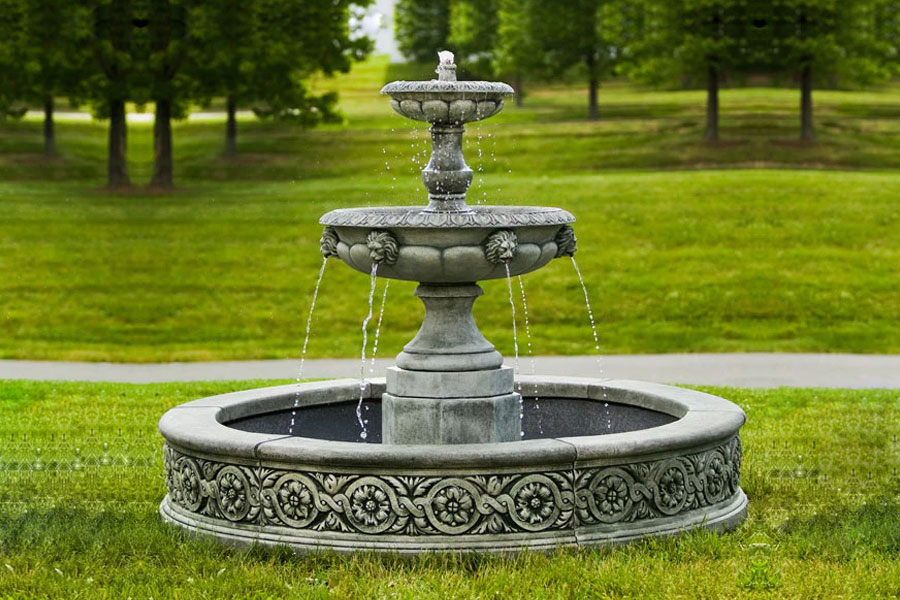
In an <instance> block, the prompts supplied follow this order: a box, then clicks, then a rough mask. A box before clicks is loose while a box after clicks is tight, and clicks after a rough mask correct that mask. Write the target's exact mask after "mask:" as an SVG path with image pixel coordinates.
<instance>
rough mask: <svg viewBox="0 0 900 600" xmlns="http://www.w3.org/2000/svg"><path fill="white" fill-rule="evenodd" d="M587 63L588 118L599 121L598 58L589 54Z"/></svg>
mask: <svg viewBox="0 0 900 600" xmlns="http://www.w3.org/2000/svg"><path fill="white" fill-rule="evenodd" d="M585 63H586V64H587V69H588V118H589V119H592V120H593V119H599V118H600V107H599V106H598V105H597V88H598V87H599V86H600V77H598V75H597V57H596V56H594V54H593V53H591V54H588V55H587V57H586V59H585Z"/></svg>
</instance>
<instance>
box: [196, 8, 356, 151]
mask: <svg viewBox="0 0 900 600" xmlns="http://www.w3.org/2000/svg"><path fill="white" fill-rule="evenodd" d="M362 4H364V3H360V2H354V3H353V4H351V3H350V2H348V1H345V0H341V1H338V2H335V1H333V0H314V1H313V0H258V1H256V2H246V1H242V0H222V1H220V2H211V3H206V4H205V5H203V6H202V7H201V8H200V9H199V10H197V11H196V12H195V14H194V19H193V22H194V25H195V27H196V35H197V39H198V44H197V46H198V47H199V48H201V49H202V50H200V51H199V56H198V59H197V60H195V61H194V63H193V65H194V68H195V71H194V74H195V75H196V79H197V80H198V81H199V82H200V86H201V88H202V93H203V94H205V95H206V96H207V97H211V96H223V97H224V98H225V104H226V110H227V120H226V126H225V154H226V155H229V156H230V155H234V154H235V153H236V151H237V120H236V112H237V108H238V106H250V107H252V108H253V109H254V110H255V111H256V113H257V115H258V116H260V117H263V118H278V119H283V120H287V121H291V122H294V123H297V124H299V125H301V126H305V127H309V126H314V125H316V124H318V123H320V122H323V121H329V120H336V119H337V114H336V112H335V104H336V102H337V96H336V95H335V94H333V93H330V94H322V95H319V96H314V95H311V94H309V93H308V90H307V89H306V86H305V85H304V80H305V79H307V78H308V77H309V76H310V75H311V74H312V73H313V72H315V71H321V72H324V73H325V74H332V73H335V72H338V71H344V72H346V71H348V70H349V69H350V66H351V64H352V63H353V61H355V60H362V59H363V58H365V56H366V55H367V54H368V52H369V51H370V50H371V48H372V43H371V41H370V40H369V39H368V38H365V37H363V36H361V35H359V32H357V31H354V30H352V29H351V27H350V25H349V23H350V16H351V10H361V8H360V7H361V5H362ZM236 40H239V43H236V42H235V41H236Z"/></svg>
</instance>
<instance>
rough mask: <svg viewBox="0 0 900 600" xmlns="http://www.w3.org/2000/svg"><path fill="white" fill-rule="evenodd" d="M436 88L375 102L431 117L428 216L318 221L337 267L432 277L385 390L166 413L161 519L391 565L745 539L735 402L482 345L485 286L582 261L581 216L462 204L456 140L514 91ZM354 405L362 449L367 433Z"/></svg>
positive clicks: (353, 388)
mask: <svg viewBox="0 0 900 600" xmlns="http://www.w3.org/2000/svg"><path fill="white" fill-rule="evenodd" d="M437 73H438V79H436V80H432V81H416V82H406V81H400V82H394V83H391V84H388V85H386V86H385V87H384V89H383V90H382V93H383V94H387V95H389V96H390V97H391V106H392V107H393V108H394V110H395V111H397V112H398V113H400V114H401V115H403V116H405V117H408V118H411V119H416V120H420V121H426V122H428V123H431V135H432V143H433V151H432V155H431V160H430V161H429V163H428V165H427V166H426V167H425V168H424V169H423V170H422V178H423V180H424V183H425V187H426V188H427V190H428V204H427V206H424V207H421V208H413V207H384V208H379V207H373V208H351V209H341V210H335V211H332V212H330V213H328V214H326V215H325V216H324V217H322V219H321V221H320V222H321V223H322V224H323V225H325V230H324V232H323V234H322V240H321V244H320V245H321V251H322V253H323V255H324V256H325V257H326V258H327V257H331V256H335V257H339V258H340V259H341V260H342V261H343V262H345V263H346V264H348V265H350V266H351V267H353V268H354V269H357V270H359V271H362V272H364V273H367V274H371V275H372V276H373V277H374V276H375V275H376V274H377V276H380V277H387V278H392V279H405V280H410V281H417V282H419V286H418V288H417V289H416V292H415V294H416V296H418V297H419V298H421V299H422V302H423V303H424V304H425V318H424V321H423V323H422V326H421V329H420V330H419V332H418V334H417V335H416V336H415V338H413V340H412V341H410V342H409V343H408V344H407V345H406V346H405V347H404V349H403V351H402V352H401V353H400V354H399V355H398V356H397V360H396V366H394V367H391V368H390V369H389V370H388V373H387V377H386V379H373V380H364V381H362V387H361V386H360V384H361V382H360V380H338V381H328V382H318V383H305V384H297V385H287V386H279V387H272V388H265V389H256V390H248V391H244V392H236V393H233V394H224V395H221V396H214V397H211V398H204V399H202V400H197V401H194V402H189V403H187V404H184V405H181V406H178V407H176V408H174V409H172V410H170V411H169V412H167V413H166V414H165V415H164V416H163V418H162V419H161V421H160V431H161V432H162V434H163V436H164V437H165V439H166V445H165V470H166V485H167V488H168V495H167V496H166V498H165V499H164V500H163V502H162V505H161V507H160V512H161V514H162V516H163V518H164V519H165V520H166V521H169V522H171V523H174V524H176V525H178V526H181V527H183V528H185V529H187V530H189V531H192V532H195V533H199V534H206V535H210V536H213V537H215V538H217V539H219V540H222V541H227V542H233V543H239V544H247V543H262V544H287V545H290V546H293V547H294V548H297V549H304V550H310V549H330V550H337V551H353V550H379V551H392V552H421V551H429V550H466V551H473V550H474V551H511V550H517V549H522V548H536V549H546V548H552V547H556V546H565V545H591V544H604V543H611V542H623V541H628V540H633V539H637V538H641V537H645V536H648V535H662V534H670V533H674V532H677V531H681V530H686V529H691V528H697V527H706V528H713V529H724V528H728V527H733V526H736V525H737V524H738V523H740V522H741V521H742V520H743V518H744V516H745V514H746V505H747V499H746V496H745V495H744V493H743V491H742V490H741V488H740V485H739V474H740V459H741V445H740V438H739V437H738V431H739V429H740V427H741V425H742V424H743V423H744V413H743V412H742V411H741V409H740V408H738V407H737V406H735V405H734V404H732V403H730V402H728V401H726V400H723V399H721V398H718V397H715V396H711V395H709V394H703V393H700V392H694V391H689V390H685V389H680V388H675V387H669V386H663V385H657V384H650V383H642V382H636V381H616V380H607V379H591V378H577V377H531V378H528V377H520V378H519V380H518V381H514V373H513V370H512V369H511V368H510V367H506V366H503V358H502V356H501V355H500V353H498V352H497V351H496V350H495V349H494V347H493V345H491V343H490V342H489V341H488V340H486V339H485V338H484V336H483V335H482V334H481V332H480V331H479V330H478V327H477V325H476V324H475V320H474V318H473V316H472V306H473V304H474V302H475V300H476V298H477V297H478V296H480V295H481V294H482V290H481V288H480V287H479V286H478V284H477V282H478V281H481V280H485V279H496V278H505V277H509V276H512V275H520V274H523V273H528V272H530V271H534V270H535V269H539V268H541V267H543V266H545V265H547V264H548V263H549V262H550V261H551V260H553V259H554V258H558V257H562V256H571V255H573V254H574V253H575V251H576V246H575V235H574V231H573V229H572V227H571V223H573V222H574V221H575V219H574V217H573V216H572V215H571V214H570V213H568V212H566V211H564V210H561V209H558V208H544V207H531V206H485V205H479V206H470V205H468V204H467V203H466V190H467V189H468V187H469V185H470V184H471V182H472V170H471V169H470V168H469V167H468V166H467V165H466V163H465V160H464V159H463V153H462V135H463V131H464V128H463V125H464V124H465V123H467V122H471V121H477V120H480V119H485V118H487V117H490V116H492V115H494V114H496V113H498V112H499V111H500V110H501V109H502V108H503V98H504V97H505V96H508V95H510V94H512V93H513V90H512V88H510V87H509V86H508V85H506V84H504V83H494V82H482V81H477V82H475V81H457V80H456V66H455V65H454V64H453V57H452V54H450V53H441V62H440V65H439V66H438V69H437ZM517 390H519V391H518V392H517ZM526 392H527V397H524V398H523V397H522V395H523V394H525V393H526ZM538 399H539V403H540V407H539V408H538ZM359 402H361V403H362V406H363V407H364V409H365V410H366V411H367V414H369V415H370V421H371V422H372V426H370V431H369V434H370V435H369V436H368V439H367V440H365V441H366V442H369V443H360V442H361V441H362V440H360V439H359V436H358V432H359V429H358V426H357V420H356V414H355V413H356V411H357V410H358V408H357V407H358V403H359ZM379 421H380V422H379ZM379 425H380V426H379Z"/></svg>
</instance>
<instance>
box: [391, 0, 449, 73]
mask: <svg viewBox="0 0 900 600" xmlns="http://www.w3.org/2000/svg"><path fill="white" fill-rule="evenodd" d="M394 35H395V37H396V38H397V42H398V45H399V46H400V52H402V53H403V56H405V57H406V58H408V59H409V60H412V61H416V62H435V56H436V53H437V51H438V50H455V48H454V47H453V46H452V45H451V44H450V43H449V39H450V0H398V2H397V4H396V6H395V7H394Z"/></svg>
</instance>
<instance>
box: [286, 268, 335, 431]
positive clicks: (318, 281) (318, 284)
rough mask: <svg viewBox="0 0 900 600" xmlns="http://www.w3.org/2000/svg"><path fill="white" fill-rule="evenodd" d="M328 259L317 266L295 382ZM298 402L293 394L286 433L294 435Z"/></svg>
mask: <svg viewBox="0 0 900 600" xmlns="http://www.w3.org/2000/svg"><path fill="white" fill-rule="evenodd" d="M327 264H328V259H327V258H326V257H324V256H323V257H322V266H321V267H319V276H318V277H317V278H316V287H315V288H314V289H313V295H312V302H311V303H310V305H309V314H308V315H306V334H305V335H304V336H303V349H302V350H300V367H299V368H298V369H297V379H296V381H297V383H300V382H301V381H303V365H304V363H305V362H306V348H307V347H308V346H309V332H310V331H311V330H312V321H313V312H314V311H315V310H316V300H317V299H318V298H319V287H321V285H322V277H323V276H324V275H325V265H327ZM299 402H300V393H299V392H297V393H296V394H294V406H293V408H292V410H291V424H290V425H289V426H288V435H294V420H295V419H296V417H297V405H298V404H299Z"/></svg>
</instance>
